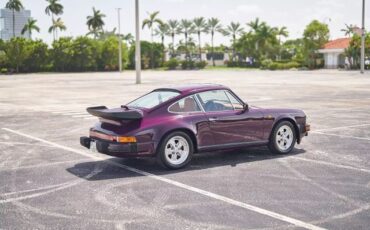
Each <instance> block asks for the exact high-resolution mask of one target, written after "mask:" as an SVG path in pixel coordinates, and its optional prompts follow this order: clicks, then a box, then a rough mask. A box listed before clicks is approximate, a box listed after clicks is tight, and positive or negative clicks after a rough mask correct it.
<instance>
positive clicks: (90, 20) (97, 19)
mask: <svg viewBox="0 0 370 230" xmlns="http://www.w3.org/2000/svg"><path fill="white" fill-rule="evenodd" d="M92 10H93V15H92V16H87V17H86V19H87V22H86V25H87V27H88V29H89V31H90V32H89V33H88V34H93V35H94V38H95V39H96V38H97V37H98V36H99V34H100V33H101V32H102V31H103V26H104V20H103V18H104V17H105V14H103V13H101V12H100V10H95V7H93V8H92Z"/></svg>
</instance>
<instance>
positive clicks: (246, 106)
mask: <svg viewBox="0 0 370 230" xmlns="http://www.w3.org/2000/svg"><path fill="white" fill-rule="evenodd" d="M248 110H249V106H248V104H247V103H245V104H244V105H243V110H242V111H243V113H245V112H247V111H248Z"/></svg>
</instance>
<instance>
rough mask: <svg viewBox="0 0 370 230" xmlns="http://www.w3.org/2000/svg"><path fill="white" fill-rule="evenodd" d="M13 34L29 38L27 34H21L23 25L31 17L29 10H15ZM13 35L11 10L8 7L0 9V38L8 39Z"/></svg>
mask: <svg viewBox="0 0 370 230" xmlns="http://www.w3.org/2000/svg"><path fill="white" fill-rule="evenodd" d="M14 15H15V36H16V37H25V38H29V34H28V33H25V34H24V35H22V34H21V32H22V29H23V27H24V25H25V24H26V23H27V21H28V19H29V18H30V17H31V11H29V10H21V11H19V12H17V11H15V12H14ZM12 37H13V11H12V10H9V9H0V39H3V40H9V39H11V38H12Z"/></svg>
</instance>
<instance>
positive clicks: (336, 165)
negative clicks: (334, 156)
mask: <svg viewBox="0 0 370 230" xmlns="http://www.w3.org/2000/svg"><path fill="white" fill-rule="evenodd" d="M289 159H297V160H302V161H307V162H311V163H317V164H322V165H328V166H332V167H337V168H343V169H351V170H356V171H360V172H366V173H370V169H364V168H356V167H353V166H349V165H341V164H335V163H330V162H327V161H320V160H314V159H308V158H304V157H296V156H291V157H289Z"/></svg>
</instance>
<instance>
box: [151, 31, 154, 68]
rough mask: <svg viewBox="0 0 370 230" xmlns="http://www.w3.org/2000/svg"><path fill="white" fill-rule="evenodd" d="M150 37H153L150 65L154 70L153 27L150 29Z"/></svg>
mask: <svg viewBox="0 0 370 230" xmlns="http://www.w3.org/2000/svg"><path fill="white" fill-rule="evenodd" d="M150 36H151V40H152V44H151V46H150V59H151V61H150V65H151V67H152V69H154V52H153V48H154V46H153V27H152V28H150Z"/></svg>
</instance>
